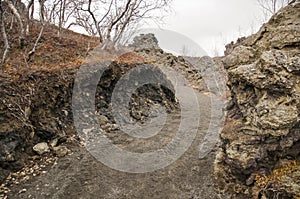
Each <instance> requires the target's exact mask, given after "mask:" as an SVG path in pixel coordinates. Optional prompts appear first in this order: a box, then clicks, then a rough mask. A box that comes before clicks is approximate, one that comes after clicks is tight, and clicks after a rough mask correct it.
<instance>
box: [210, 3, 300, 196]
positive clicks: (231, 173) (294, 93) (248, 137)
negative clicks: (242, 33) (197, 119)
mask: <svg viewBox="0 0 300 199" xmlns="http://www.w3.org/2000/svg"><path fill="white" fill-rule="evenodd" d="M228 52H230V54H229V55H227V56H226V57H225V58H224V59H223V63H224V66H225V68H226V70H227V75H228V81H229V82H228V86H229V88H230V91H231V101H230V103H229V105H228V114H227V121H226V125H225V128H224V129H223V132H222V134H221V139H222V141H221V150H220V152H219V154H218V155H217V159H216V163H215V174H216V177H217V182H218V185H219V187H220V189H221V190H222V191H223V193H225V192H226V193H230V194H231V197H232V198H249V197H253V198H274V197H275V198H295V197H299V196H300V189H299V183H300V169H299V166H297V165H294V166H293V167H289V166H286V165H287V164H285V163H284V162H293V161H294V160H296V161H298V162H299V160H300V3H299V1H293V2H292V3H290V4H289V5H288V6H287V7H285V8H283V9H281V10H280V11H279V12H278V13H277V14H276V15H274V16H273V17H272V18H271V20H270V21H269V22H268V23H267V24H265V25H264V26H263V27H262V28H261V29H260V31H259V32H258V33H257V34H254V35H252V36H250V37H248V38H246V39H245V40H243V41H241V42H240V44H239V45H237V46H235V47H234V49H230V50H229V51H228ZM293 164H294V163H293ZM284 168H286V170H287V172H285V173H284V172H283V173H281V171H283V170H284ZM261 176H264V177H261ZM287 179H289V180H287ZM224 197H225V196H224Z"/></svg>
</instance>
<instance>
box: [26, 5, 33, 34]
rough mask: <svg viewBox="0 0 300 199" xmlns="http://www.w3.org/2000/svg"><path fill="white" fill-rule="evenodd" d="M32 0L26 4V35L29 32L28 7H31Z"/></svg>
mask: <svg viewBox="0 0 300 199" xmlns="http://www.w3.org/2000/svg"><path fill="white" fill-rule="evenodd" d="M33 5H34V0H30V1H29V3H28V6H27V8H26V9H27V10H26V35H28V34H29V31H30V30H29V25H30V19H31V18H30V8H32V9H33Z"/></svg>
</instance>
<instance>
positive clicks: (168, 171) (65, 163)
mask: <svg viewBox="0 0 300 199" xmlns="http://www.w3.org/2000/svg"><path fill="white" fill-rule="evenodd" d="M198 100H199V107H200V114H201V118H200V125H199V128H198V133H197V137H196V139H195V140H194V142H193V143H192V146H191V147H190V148H189V150H188V151H187V152H186V153H185V154H184V155H183V156H182V157H181V158H180V159H179V160H177V161H176V162H175V163H173V164H171V165H170V166H168V167H166V168H163V169H161V170H158V171H155V172H152V173H144V174H130V173H124V172H120V171H116V170H113V169H110V168H109V167H107V166H105V165H103V164H102V163H100V162H99V161H97V160H96V159H95V158H94V157H93V156H91V155H90V154H89V152H88V151H87V150H86V149H85V148H84V147H78V146H73V147H71V148H70V149H71V150H72V153H71V154H69V155H67V156H66V157H63V158H60V159H58V161H57V162H56V163H55V164H54V165H53V166H52V167H51V168H49V170H48V171H47V173H46V174H43V175H40V176H37V177H33V178H31V179H30V180H29V181H27V182H26V183H25V184H19V185H15V186H14V187H12V188H11V192H10V194H9V197H8V198H38V199H40V198H57V199H59V198H72V199H76V198H78V199H79V198H107V199H109V198H172V199H173V198H215V197H216V195H215V192H214V187H213V175H212V172H213V161H214V157H215V152H211V153H210V154H209V155H208V156H207V157H206V158H204V159H202V160H201V159H199V158H198V157H199V144H200V142H201V140H202V139H203V135H205V133H206V131H207V129H208V125H209V121H210V108H209V107H210V97H208V96H207V95H204V94H198ZM168 117H169V118H168V120H167V122H166V125H165V126H164V128H163V130H162V132H160V133H159V134H158V135H156V136H155V137H156V138H155V139H153V140H150V141H149V140H148V142H146V141H142V142H132V143H129V142H127V143H126V142H125V143H123V144H121V145H126V144H129V146H130V148H133V149H134V150H135V151H138V148H139V147H142V148H143V149H146V148H153V147H154V148H155V143H157V141H160V142H161V143H162V144H163V143H164V142H167V141H170V140H171V139H172V137H173V135H174V132H176V130H177V129H178V125H179V123H180V113H178V112H177V113H172V114H170V115H169V116H168ZM166 135H168V136H166ZM113 137H114V136H112V138H113ZM113 142H115V143H116V144H117V143H121V142H120V140H118V139H114V138H113ZM25 189H26V191H24V190H25ZM21 190H23V191H24V192H23V193H19V192H20V191H21ZM21 192H22V191H21Z"/></svg>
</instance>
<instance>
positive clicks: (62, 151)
mask: <svg viewBox="0 0 300 199" xmlns="http://www.w3.org/2000/svg"><path fill="white" fill-rule="evenodd" d="M53 151H54V153H55V155H57V156H58V157H63V156H66V155H67V154H68V151H69V150H68V148H67V147H66V146H58V147H53Z"/></svg>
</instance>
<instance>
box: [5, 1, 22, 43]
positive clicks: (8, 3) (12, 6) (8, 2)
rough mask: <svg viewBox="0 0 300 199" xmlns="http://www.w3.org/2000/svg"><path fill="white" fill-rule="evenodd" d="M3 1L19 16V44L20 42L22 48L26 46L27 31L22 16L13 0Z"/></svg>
mask: <svg viewBox="0 0 300 199" xmlns="http://www.w3.org/2000/svg"><path fill="white" fill-rule="evenodd" d="M3 2H5V3H6V4H7V5H8V7H9V9H10V10H11V11H12V13H13V15H14V16H15V17H16V18H17V21H18V23H19V30H20V33H19V44H20V47H21V48H22V47H23V46H24V41H25V31H24V25H23V21H22V17H21V15H20V13H19V11H18V10H17V8H16V7H15V5H14V4H13V2H12V1H11V0H3Z"/></svg>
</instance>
